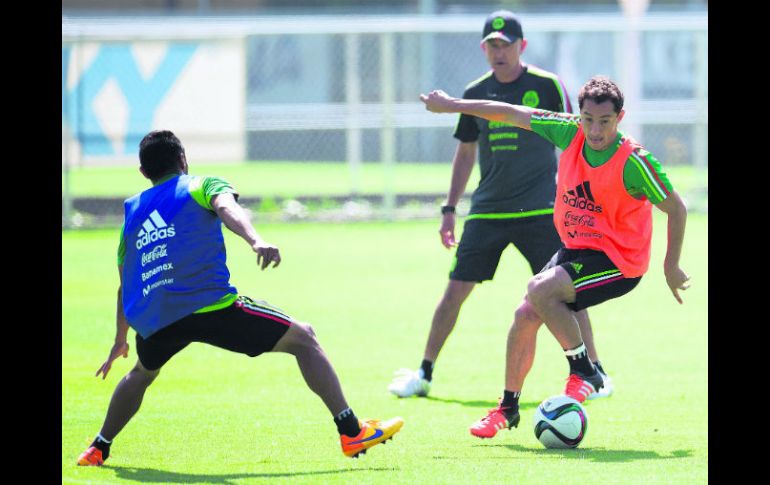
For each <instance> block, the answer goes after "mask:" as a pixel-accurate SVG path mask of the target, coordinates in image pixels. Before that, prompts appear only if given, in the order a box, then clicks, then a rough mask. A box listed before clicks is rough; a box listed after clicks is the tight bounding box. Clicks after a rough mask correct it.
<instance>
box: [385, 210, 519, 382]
mask: <svg viewBox="0 0 770 485" xmlns="http://www.w3.org/2000/svg"><path fill="white" fill-rule="evenodd" d="M497 226H498V224H497V221H487V220H483V219H471V220H468V221H466V222H465V225H464V229H463V235H462V238H461V240H460V244H459V246H458V248H457V252H456V254H455V260H454V261H453V265H452V269H451V270H450V273H449V283H448V284H447V287H446V289H445V290H444V294H443V295H442V297H441V299H440V300H439V302H438V305H436V309H435V310H434V312H433V319H432V320H431V327H430V332H429V333H428V339H427V342H426V344H425V349H424V352H423V360H422V362H421V364H420V367H419V368H418V369H417V370H416V371H415V370H411V369H406V368H404V369H399V370H398V371H396V376H395V377H394V379H393V381H392V382H391V383H390V385H389V386H388V390H389V391H390V392H391V393H393V394H395V395H396V396H398V397H411V396H427V395H428V392H429V391H430V387H431V382H432V380H433V368H434V365H435V363H436V359H438V355H439V353H440V352H441V349H442V348H443V347H444V344H445V343H446V341H447V339H448V338H449V335H450V334H451V333H452V330H453V329H454V327H455V325H456V324H457V319H458V317H459V315H460V308H461V307H462V305H463V303H464V302H465V300H466V299H467V298H468V296H469V295H470V294H471V292H472V291H473V288H474V287H475V286H476V283H481V282H483V281H486V280H491V279H492V278H493V277H494V274H495V271H496V269H497V265H498V263H499V261H500V255H501V254H502V252H503V250H504V249H505V247H506V246H507V244H508V242H507V240H506V239H505V236H504V235H503V234H502V233H501V231H499V229H498V227H497Z"/></svg>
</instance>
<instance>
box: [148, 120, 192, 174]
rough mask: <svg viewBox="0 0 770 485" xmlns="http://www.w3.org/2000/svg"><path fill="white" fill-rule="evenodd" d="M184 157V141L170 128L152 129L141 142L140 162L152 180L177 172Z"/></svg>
mask: <svg viewBox="0 0 770 485" xmlns="http://www.w3.org/2000/svg"><path fill="white" fill-rule="evenodd" d="M182 157H184V147H183V146H182V142H181V141H179V138H177V137H176V135H175V134H173V133H172V132H170V131H168V130H156V131H151V132H149V133H148V134H147V135H145V137H144V138H142V141H141V142H139V164H140V165H141V166H142V169H143V170H144V173H145V175H147V177H148V178H149V179H150V180H153V181H154V180H158V179H159V178H161V177H162V176H164V175H166V174H169V173H176V172H177V171H178V165H179V161H180V160H181V159H182Z"/></svg>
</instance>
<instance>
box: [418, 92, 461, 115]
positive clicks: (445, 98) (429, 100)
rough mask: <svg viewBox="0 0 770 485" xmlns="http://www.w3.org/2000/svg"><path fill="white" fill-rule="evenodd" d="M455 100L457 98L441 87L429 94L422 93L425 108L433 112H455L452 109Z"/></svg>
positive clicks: (421, 99)
mask: <svg viewBox="0 0 770 485" xmlns="http://www.w3.org/2000/svg"><path fill="white" fill-rule="evenodd" d="M454 100H455V98H453V97H451V96H449V95H448V94H447V93H445V92H444V91H442V90H440V89H436V90H433V91H431V92H430V93H428V95H425V94H420V101H422V102H423V103H425V109H427V110H428V111H432V112H433V113H452V112H454V111H453V109H452V102H453V101H454Z"/></svg>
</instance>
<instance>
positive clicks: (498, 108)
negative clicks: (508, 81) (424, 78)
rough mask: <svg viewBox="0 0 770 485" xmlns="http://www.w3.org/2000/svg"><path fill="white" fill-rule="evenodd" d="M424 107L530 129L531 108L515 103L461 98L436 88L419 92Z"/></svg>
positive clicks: (437, 111)
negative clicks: (426, 92) (426, 91)
mask: <svg viewBox="0 0 770 485" xmlns="http://www.w3.org/2000/svg"><path fill="white" fill-rule="evenodd" d="M420 100H421V101H422V102H423V103H425V109H427V110H428V111H432V112H434V113H465V114H468V115H471V116H477V117H479V118H484V119H486V120H490V121H503V122H505V123H511V124H513V125H514V126H518V127H519V128H524V129H525V130H531V129H532V128H531V127H530V123H529V122H530V118H531V117H532V112H533V111H534V109H533V108H530V107H529V106H520V105H516V104H508V103H502V102H500V101H490V100H487V99H461V98H454V97H452V96H449V95H448V94H447V93H445V92H444V91H442V90H440V89H437V90H434V91H431V92H430V93H428V94H427V95H425V94H420Z"/></svg>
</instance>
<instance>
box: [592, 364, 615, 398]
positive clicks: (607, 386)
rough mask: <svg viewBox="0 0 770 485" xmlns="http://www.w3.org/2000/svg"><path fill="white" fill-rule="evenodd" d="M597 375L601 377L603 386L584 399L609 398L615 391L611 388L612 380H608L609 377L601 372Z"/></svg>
mask: <svg viewBox="0 0 770 485" xmlns="http://www.w3.org/2000/svg"><path fill="white" fill-rule="evenodd" d="M597 370H598V369H597ZM599 375H600V376H602V380H604V385H603V386H602V388H601V389H599V390H598V391H595V392H592V393H591V394H589V395H588V397H587V398H586V399H599V398H600V397H610V395H611V394H612V391H614V390H615V389H614V388H613V387H612V379H611V378H610V376H608V375H607V374H605V373H604V372H602V371H599Z"/></svg>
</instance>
